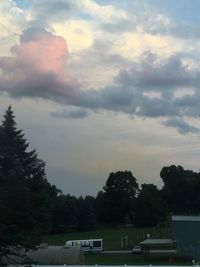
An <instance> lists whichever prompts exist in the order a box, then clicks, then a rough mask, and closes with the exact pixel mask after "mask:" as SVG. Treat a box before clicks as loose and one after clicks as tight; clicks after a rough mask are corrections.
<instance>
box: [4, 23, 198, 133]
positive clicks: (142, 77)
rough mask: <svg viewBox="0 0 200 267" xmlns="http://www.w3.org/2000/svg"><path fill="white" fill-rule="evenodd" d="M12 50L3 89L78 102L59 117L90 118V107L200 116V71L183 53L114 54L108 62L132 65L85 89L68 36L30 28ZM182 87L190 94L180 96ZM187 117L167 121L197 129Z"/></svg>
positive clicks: (14, 94)
mask: <svg viewBox="0 0 200 267" xmlns="http://www.w3.org/2000/svg"><path fill="white" fill-rule="evenodd" d="M95 47H98V45H97V44H95ZM106 48H107V46H106V45H105V50H106ZM11 51H12V56H9V57H0V91H1V92H6V93H7V94H9V95H10V96H12V97H15V98H17V97H32V98H43V99H45V100H52V101H55V102H58V103H61V104H64V105H67V106H73V107H74V109H71V110H70V111H61V112H52V113H51V115H52V116H54V117H57V118H58V117H63V118H85V117H86V116H88V115H89V113H88V111H86V109H90V110H93V111H97V110H107V111H114V112H119V113H126V114H128V115H131V116H137V117H155V118H157V117H162V118H164V117H169V116H170V117H171V116H176V117H177V116H178V117H180V118H181V117H183V116H191V117H192V116H200V112H199V104H198V103H199V100H200V93H199V92H198V84H199V81H200V73H199V70H198V69H191V68H189V67H188V66H187V65H186V64H184V63H183V61H182V59H181V58H180V56H178V55H174V56H171V57H168V58H161V57H158V56H156V55H155V54H153V53H145V54H143V56H142V57H141V58H140V61H134V62H123V57H120V56H119V55H115V54H113V55H112V54H109V55H108V56H107V57H106V58H105V59H104V61H103V62H104V63H105V62H107V64H108V65H109V62H113V64H116V63H117V62H122V63H123V65H124V66H129V67H128V68H125V67H124V69H122V70H120V71H119V74H118V75H116V76H115V77H114V79H113V82H112V84H110V85H109V86H103V87H101V88H96V89H91V88H90V89H89V88H87V90H85V89H84V87H83V85H81V84H80V82H78V81H77V80H76V79H75V78H74V77H73V76H72V75H71V73H70V71H69V69H68V59H69V53H68V48H67V44H66V41H65V39H64V38H62V37H59V36H56V35H53V34H52V33H50V32H47V31H46V30H45V29H43V28H29V29H27V30H25V31H24V32H23V34H22V35H21V37H20V43H19V44H18V45H15V46H13V47H12V48H11ZM93 53H94V51H93ZM86 58H87V57H86ZM127 63H128V64H127ZM102 64H103V63H102ZM105 66H106V64H105ZM181 88H184V90H185V91H186V93H184V94H183V95H181V94H180V95H179V94H178V95H176V92H177V91H178V90H179V91H180V90H181ZM187 88H188V90H189V89H191V88H193V94H192V95H190V94H189V93H188V95H187ZM181 122H182V124H180V121H177V120H176V121H174V120H173V121H169V120H168V121H166V122H165V125H166V126H169V125H174V127H177V129H178V131H179V132H180V133H186V132H187V131H189V130H190V132H192V131H193V132H194V131H197V129H196V128H195V127H193V126H191V125H190V127H189V126H188V125H186V124H184V123H183V121H181ZM173 123H174V124H173ZM175 123H179V126H177V124H176V125H175ZM186 126H187V130H186ZM181 127H182V128H181ZM184 127H185V128H184ZM188 129H189V130H188Z"/></svg>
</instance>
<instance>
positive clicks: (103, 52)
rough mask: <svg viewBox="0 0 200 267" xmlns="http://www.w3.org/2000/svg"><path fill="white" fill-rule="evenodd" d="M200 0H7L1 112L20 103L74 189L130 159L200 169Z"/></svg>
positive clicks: (134, 168)
mask: <svg viewBox="0 0 200 267" xmlns="http://www.w3.org/2000/svg"><path fill="white" fill-rule="evenodd" d="M199 7H200V0H193V1H191V0H179V1H174V0H162V1H159V0H142V1H141V0H124V1H119V0H115V1H114V0H42V1H41V0H0V115H1V119H2V116H3V114H4V112H5V110H6V108H7V107H8V106H9V105H10V104H11V105H12V108H13V110H14V113H15V116H16V122H17V125H18V127H19V128H21V129H23V131H24V133H25V136H26V138H27V140H28V141H29V142H30V149H33V148H34V149H36V150H37V152H38V157H39V158H41V159H43V160H44V161H45V162H46V174H47V179H48V181H49V182H50V183H52V184H55V185H56V186H57V187H58V188H59V189H61V190H62V191H63V193H64V194H71V195H75V196H80V195H82V196H86V195H93V196H96V194H97V193H98V191H100V190H102V187H103V186H104V185H105V183H106V180H107V178H108V176H109V173H111V172H116V171H118V170H121V171H123V170H130V171H131V172H132V173H133V176H135V177H136V178H137V181H138V183H139V184H140V185H141V184H143V183H154V184H156V185H157V186H158V187H159V188H162V185H163V184H162V180H161V178H160V171H161V169H162V167H164V166H170V165H172V164H175V165H181V166H183V167H184V168H185V169H192V170H194V171H199V170H200V169H199V168H200V167H199V158H200V120H199V118H200V108H199V103H200V86H199V84H200V64H199V62H200V16H199Z"/></svg>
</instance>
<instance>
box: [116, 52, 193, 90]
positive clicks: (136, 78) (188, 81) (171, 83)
mask: <svg viewBox="0 0 200 267" xmlns="http://www.w3.org/2000/svg"><path fill="white" fill-rule="evenodd" d="M196 78H197V77H196V76H195V75H194V73H192V72H190V71H189V69H188V68H187V66H184V65H183V63H182V61H181V58H180V57H179V56H177V55H175V56H171V57H170V58H167V59H162V61H159V60H158V57H157V56H156V55H155V54H152V53H146V54H145V55H144V58H143V60H142V62H141V63H140V64H138V63H134V64H133V66H132V68H130V69H128V70H121V71H120V73H119V76H118V77H116V78H115V80H116V81H117V82H119V83H122V84H125V85H127V86H128V85H135V86H138V87H141V88H143V89H144V90H152V89H153V90H159V91H160V90H163V89H164V88H165V90H166V89H174V88H175V87H180V86H189V85H192V84H193V83H194V81H195V80H196Z"/></svg>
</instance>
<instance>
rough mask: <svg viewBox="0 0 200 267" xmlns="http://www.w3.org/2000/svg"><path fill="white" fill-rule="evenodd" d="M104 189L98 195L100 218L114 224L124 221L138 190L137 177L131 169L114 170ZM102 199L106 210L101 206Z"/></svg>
mask: <svg viewBox="0 0 200 267" xmlns="http://www.w3.org/2000/svg"><path fill="white" fill-rule="evenodd" d="M103 190H104V192H100V193H99V194H98V196H97V207H98V208H99V210H98V212H97V214H98V218H99V219H100V218H101V219H100V220H102V219H103V220H104V221H105V222H109V223H113V224H117V223H124V222H125V218H126V216H127V215H129V214H130V213H131V207H132V202H133V200H134V198H135V195H136V192H137V190H138V184H137V181H136V178H135V177H134V176H133V175H132V173H131V172H130V171H117V172H115V173H113V172H112V173H110V175H109V177H108V179H107V181H106V185H105V186H104V187H103ZM101 201H102V204H103V207H104V210H103V209H102V208H100V206H101ZM103 216H105V217H104V218H103Z"/></svg>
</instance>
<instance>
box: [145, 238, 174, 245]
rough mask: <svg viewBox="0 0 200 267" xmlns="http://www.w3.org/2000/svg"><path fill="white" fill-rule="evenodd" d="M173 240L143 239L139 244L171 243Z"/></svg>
mask: <svg viewBox="0 0 200 267" xmlns="http://www.w3.org/2000/svg"><path fill="white" fill-rule="evenodd" d="M173 243H174V240H172V239H150V238H148V239H145V240H143V241H142V242H140V245H150V244H173Z"/></svg>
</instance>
